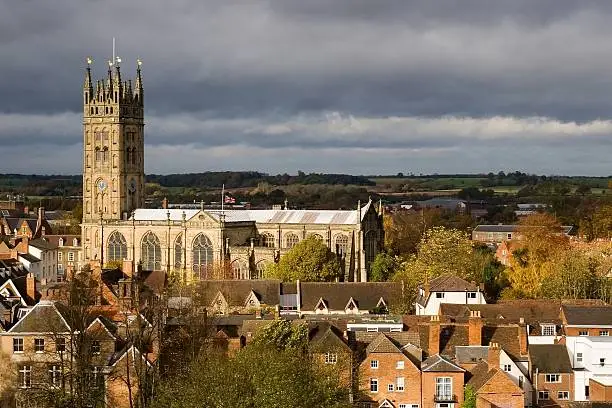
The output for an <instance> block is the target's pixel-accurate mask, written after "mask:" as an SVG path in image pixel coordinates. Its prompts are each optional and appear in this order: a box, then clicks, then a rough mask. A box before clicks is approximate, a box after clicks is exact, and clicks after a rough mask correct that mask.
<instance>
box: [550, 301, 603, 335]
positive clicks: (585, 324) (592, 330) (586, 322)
mask: <svg viewBox="0 0 612 408" xmlns="http://www.w3.org/2000/svg"><path fill="white" fill-rule="evenodd" d="M561 320H562V322H563V326H564V329H565V335H566V336H610V335H611V334H612V306H610V305H605V306H574V305H563V307H561Z"/></svg>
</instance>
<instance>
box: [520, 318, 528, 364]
mask: <svg viewBox="0 0 612 408" xmlns="http://www.w3.org/2000/svg"><path fill="white" fill-rule="evenodd" d="M518 331H519V333H518V335H519V347H520V352H521V355H523V356H526V355H527V354H528V350H527V348H528V346H529V344H528V341H527V325H526V324H525V319H524V318H522V317H521V319H520V320H519V325H518Z"/></svg>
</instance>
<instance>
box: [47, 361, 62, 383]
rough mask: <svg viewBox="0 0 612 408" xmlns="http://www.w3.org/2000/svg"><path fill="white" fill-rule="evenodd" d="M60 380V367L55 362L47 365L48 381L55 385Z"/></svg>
mask: <svg viewBox="0 0 612 408" xmlns="http://www.w3.org/2000/svg"><path fill="white" fill-rule="evenodd" d="M61 381H62V369H61V367H60V366H59V365H57V364H52V365H50V366H49V383H50V384H51V385H53V386H55V387H57V386H59V385H60V383H61Z"/></svg>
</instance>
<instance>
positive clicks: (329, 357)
mask: <svg viewBox="0 0 612 408" xmlns="http://www.w3.org/2000/svg"><path fill="white" fill-rule="evenodd" d="M337 362H338V354H336V353H325V364H336V363H337Z"/></svg>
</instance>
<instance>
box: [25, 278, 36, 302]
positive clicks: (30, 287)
mask: <svg viewBox="0 0 612 408" xmlns="http://www.w3.org/2000/svg"><path fill="white" fill-rule="evenodd" d="M26 295H28V297H29V298H30V299H32V300H36V278H35V277H34V275H33V274H32V273H31V272H29V273H28V275H27V276H26Z"/></svg>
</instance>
